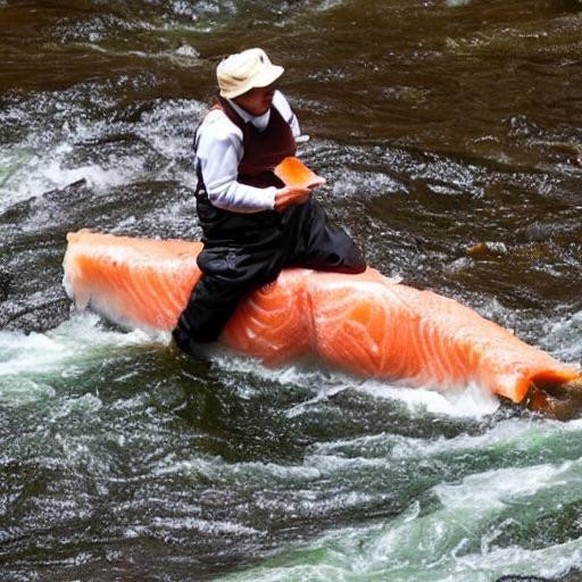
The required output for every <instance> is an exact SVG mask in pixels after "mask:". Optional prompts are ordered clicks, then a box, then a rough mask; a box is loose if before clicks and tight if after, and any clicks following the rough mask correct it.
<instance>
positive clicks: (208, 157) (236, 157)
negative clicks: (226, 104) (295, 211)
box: [196, 110, 277, 213]
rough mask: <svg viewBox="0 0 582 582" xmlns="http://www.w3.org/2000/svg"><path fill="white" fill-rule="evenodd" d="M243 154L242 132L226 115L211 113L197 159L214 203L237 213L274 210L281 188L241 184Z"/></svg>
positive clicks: (200, 136) (203, 128) (199, 139)
mask: <svg viewBox="0 0 582 582" xmlns="http://www.w3.org/2000/svg"><path fill="white" fill-rule="evenodd" d="M242 155H243V147H242V132H241V131H240V129H239V128H238V127H236V125H234V124H233V123H232V122H231V121H230V120H229V119H228V117H226V115H225V114H224V113H223V112H222V111H220V110H216V111H213V112H211V113H210V114H209V115H208V116H207V117H206V119H205V120H204V123H203V124H202V126H201V127H200V129H199V131H198V136H197V144H196V157H197V160H198V161H197V163H198V164H200V170H201V172H202V178H203V179H204V184H205V186H206V191H207V193H208V199H209V200H210V202H211V203H212V204H213V205H214V206H216V207H218V208H223V209H225V210H231V211H234V212H244V213H252V212H260V211H262V210H273V209H274V207H275V193H276V191H277V188H275V187H274V186H272V187H269V188H255V187H254V186H248V185H247V184H241V183H240V182H238V181H237V177H238V166H239V163H240V160H241V158H242Z"/></svg>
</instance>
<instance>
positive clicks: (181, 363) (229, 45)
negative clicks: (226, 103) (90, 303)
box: [0, 0, 582, 582]
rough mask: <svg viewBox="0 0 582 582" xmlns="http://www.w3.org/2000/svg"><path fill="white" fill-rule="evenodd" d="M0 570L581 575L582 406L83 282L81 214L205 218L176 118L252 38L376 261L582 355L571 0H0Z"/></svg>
mask: <svg viewBox="0 0 582 582" xmlns="http://www.w3.org/2000/svg"><path fill="white" fill-rule="evenodd" d="M0 30H1V31H2V34H1V35H0V57H1V61H0V62H1V63H2V68H1V72H0V123H1V127H2V131H1V133H0V580H7V581H29V580H84V581H85V580H86V581H99V582H101V581H108V580H124V581H126V580H171V581H181V580H229V581H232V580H253V581H257V580H261V581H267V580H268V581H275V580H277V581H279V580H280V581H283V580H285V581H289V580H297V581H303V580H326V581H327V580H343V581H356V580H357V581H361V580H363V581H385V580H389V581H390V582H400V581H402V582H422V581H427V582H428V581H430V582H435V581H442V582H445V581H447V582H494V581H497V580H504V581H510V580H519V579H521V580H524V579H527V580H561V581H563V582H566V581H567V582H574V581H576V580H582V488H581V483H582V420H580V419H578V420H571V421H568V422H558V421H555V420H552V419H549V418H545V417H542V416H539V415H537V414H535V413H532V412H530V411H526V410H522V409H518V408H515V407H512V406H509V405H508V404H507V403H500V402H499V401H498V400H497V399H494V398H492V397H491V396H488V395H485V394H483V393H481V392H480V391H479V390H478V389H477V388H476V387H475V386H468V387H467V388H466V390H464V391H462V392H460V393H454V394H450V393H449V394H437V393H435V392H430V391H428V390H411V389H407V388H405V387H402V386H393V385H389V384H386V383H382V382H377V381H373V380H367V381H362V380H357V379H354V378H352V377H348V376H344V375H342V374H338V373H335V372H333V371H330V370H326V369H321V368H318V367H314V366H309V365H306V364H301V365H297V366H287V367H284V368H281V369H277V370H272V369H267V368H265V367H263V366H261V365H260V364H259V363H257V362H255V361H254V360H252V359H246V358H242V357H237V356H234V355H233V354H230V353H227V352H223V351H221V350H216V351H214V352H213V353H212V354H211V357H210V358H209V359H208V361H199V360H193V359H191V358H188V357H186V356H183V355H180V354H177V353H176V352H174V351H172V350H170V349H169V348H168V338H167V337H149V336H147V335H145V334H143V333H141V332H138V331H126V330H123V329H119V328H117V327H115V326H113V325H111V324H108V323H107V322H105V321H103V320H102V319H100V318H99V317H98V316H96V315H94V314H91V313H79V312H76V311H75V310H74V309H72V306H71V304H70V301H69V299H68V298H67V296H66V294H65V291H64V289H63V286H62V275H63V273H62V266H61V263H62V258H63V254H64V251H65V247H66V241H65V235H66V233H67V232H68V231H72V230H78V229H80V228H91V229H96V230H101V231H103V232H112V233H118V234H128V235H136V236H148V237H163V238H166V237H170V238H185V239H198V238H199V237H200V229H199V227H198V225H197V221H196V214H195V206H194V199H193V188H194V185H195V175H194V171H193V166H192V138H193V132H194V128H195V126H196V124H197V123H198V121H199V119H200V116H201V115H203V114H204V112H205V111H206V110H207V108H208V105H209V104H210V103H211V102H212V98H213V95H214V93H215V78H214V69H215V66H216V64H217V63H218V61H219V60H220V58H222V57H223V56H225V55H227V54H229V53H231V52H235V51H238V50H241V49H244V48H249V47H251V46H260V47H262V48H264V49H265V50H266V51H267V52H268V53H269V55H270V56H271V57H272V59H273V61H274V62H276V63H280V64H282V65H284V66H285V67H286V74H285V76H284V77H283V80H282V85H281V88H282V90H283V91H284V92H285V94H286V95H287V97H288V98H289V100H290V102H291V104H292V105H293V107H294V109H295V111H296V113H297V114H298V117H299V120H300V122H301V125H302V129H303V131H304V133H307V134H309V135H310V136H311V139H310V141H308V142H307V143H304V144H302V145H301V146H300V154H301V157H302V158H303V159H304V161H305V162H306V163H307V164H308V165H309V166H310V167H312V168H313V169H314V170H315V171H317V173H318V174H320V175H322V176H324V177H325V178H326V179H327V185H326V186H325V187H323V188H321V189H319V190H317V196H318V197H319V198H320V200H321V203H322V204H323V205H324V207H325V209H326V211H327V212H328V214H329V215H330V216H331V217H332V218H333V219H334V220H335V221H336V222H338V223H340V224H341V225H343V226H344V227H345V228H346V229H347V230H348V231H349V232H350V234H351V235H352V236H353V238H354V239H355V240H356V241H357V242H358V243H359V245H360V246H361V247H362V248H363V249H364V251H365V254H366V257H367V260H368V262H369V263H370V264H371V265H372V266H374V267H376V268H377V269H379V270H380V271H382V272H383V273H384V274H386V275H389V276H394V277H399V278H401V279H402V280H403V281H404V282H406V283H408V284H411V285H414V286H417V287H420V288H429V289H432V290H434V291H436V292H438V293H441V294H443V295H446V296H449V297H452V298H455V299H457V300H459V301H461V302H462V303H465V304H467V305H469V306H471V307H472V308H474V309H475V310H477V311H478V312H479V313H481V314H482V315H484V316H486V317H488V318H490V319H493V320H495V321H496V322H498V323H500V324H501V325H503V326H505V327H507V328H510V329H512V330H513V331H514V332H515V333H516V334H517V335H519V336H520V337H521V338H523V339H525V340H526V341H527V342H529V343H531V344H534V345H537V346H540V347H542V348H543V349H544V350H546V351H548V352H549V353H550V354H552V355H553V356H555V357H556V358H558V359H560V360H563V361H565V362H569V363H574V364H578V365H579V364H580V362H581V360H582V282H581V281H582V279H581V273H582V186H581V184H582V94H581V93H580V87H582V2H580V1H579V0H535V1H534V0H531V1H525V2H524V1H518V0H503V1H501V0H490V1H487V2H484V1H480V0H423V1H420V0H412V1H405V0H393V1H388V2H380V1H376V0H296V1H291V0H289V1H286V2H275V1H266V2H248V1H245V0H214V1H213V0H207V1H203V2H194V1H191V0H168V1H165V2H161V1H153V0H129V1H128V2H115V1H113V0H100V1H97V0H75V1H73V0H64V1H61V2H30V1H24V0H15V1H12V0H0Z"/></svg>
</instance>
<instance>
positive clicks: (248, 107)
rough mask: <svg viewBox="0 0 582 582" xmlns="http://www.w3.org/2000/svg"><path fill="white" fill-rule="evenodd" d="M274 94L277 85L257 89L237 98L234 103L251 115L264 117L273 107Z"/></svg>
mask: <svg viewBox="0 0 582 582" xmlns="http://www.w3.org/2000/svg"><path fill="white" fill-rule="evenodd" d="M274 94H275V85H269V86H268V87H255V88H254V89H251V90H250V91H247V92H246V93H244V94H243V95H240V96H239V97H237V98H236V99H235V100H234V102H235V103H236V104H237V105H240V106H241V107H242V108H243V109H244V110H245V111H248V112H249V113H250V114H251V115H263V113H266V112H267V110H268V109H269V107H271V103H273V95H274Z"/></svg>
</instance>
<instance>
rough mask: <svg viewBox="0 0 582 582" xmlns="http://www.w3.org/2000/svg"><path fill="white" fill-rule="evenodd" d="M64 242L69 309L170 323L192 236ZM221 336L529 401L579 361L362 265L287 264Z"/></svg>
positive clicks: (289, 354)
mask: <svg viewBox="0 0 582 582" xmlns="http://www.w3.org/2000/svg"><path fill="white" fill-rule="evenodd" d="M67 241H68V246H67V250H66V253H65V257H64V262H63V266H64V284H65V288H66V290H67V293H68V295H69V296H70V297H71V299H72V300H74V302H75V303H76V305H77V306H78V307H80V308H85V307H89V308H91V309H92V310H94V311H96V312H98V313H100V314H102V315H103V316H104V317H106V318H107V319H109V320H111V321H112V322H115V323H117V324H120V325H122V326H125V327H127V328H139V329H142V330H145V331H147V332H153V333H155V332H169V331H171V330H172V329H173V328H174V326H175V324H176V322H177V319H178V316H179V315H180V313H181V311H182V309H183V308H184V307H185V305H186V303H187V301H188V298H189V296H190V292H191V289H192V288H193V287H194V285H195V284H196V282H197V281H198V279H199V277H200V271H199V269H198V266H197V264H196V257H197V255H198V253H199V252H200V251H201V249H202V244H201V243H199V242H186V241H178V240H154V239H144V238H131V237H124V236H114V235H111V234H99V233H96V232H91V231H88V230H81V231H79V232H72V233H69V234H68V235H67ZM221 342H222V343H224V344H225V345H226V346H229V347H230V348H232V349H234V350H237V351H238V352H240V353H242V354H247V355H249V356H254V357H258V358H260V359H262V360H263V361H264V362H265V363H266V364H268V365H273V366H274V365H280V364H282V363H285V362H289V361H292V360H294V359H296V358H299V357H301V356H305V355H316V356H318V357H319V358H321V360H322V361H323V362H326V363H327V364H329V365H332V366H333V367H335V368H337V369H340V370H343V371H346V372H348V373H351V374H355V375H358V376H362V377H372V378H378V379H384V380H388V381H391V382H399V383H403V384H405V385H407V386H411V387H423V388H432V389H437V390H440V391H443V390H449V389H463V388H465V387H467V386H468V385H470V384H471V383H475V384H477V385H479V386H481V387H483V388H485V389H487V390H489V391H490V392H492V393H494V394H497V395H499V396H501V397H504V398H507V399H509V400H511V401H513V402H516V403H524V402H525V401H527V402H528V403H533V404H534V405H535V407H536V408H544V407H546V405H547V402H546V400H547V398H546V397H545V395H544V394H545V392H544V391H548V389H550V390H549V393H550V394H551V391H552V390H554V389H559V390H561V391H562V392H563V391H564V386H566V387H567V386H568V383H571V382H573V383H574V384H576V385H577V384H578V383H580V380H581V375H580V371H579V370H578V369H577V368H575V367H573V366H569V365H566V364H563V363H561V362H559V361H557V360H556V359H554V358H553V357H551V356H550V355H549V354H547V353H545V352H544V351H542V350H540V349H538V348H536V347H533V346H530V345H528V344H526V343H524V342H523V341H521V340H520V339H518V338H517V337H516V336H515V335H513V334H512V333H511V332H509V331H508V330H506V329H504V328H502V327H500V326H499V325H497V324H495V323H493V322H492V321H489V320H487V319H485V318H483V317H481V316H480V315H479V314H477V313H476V312H475V311H473V310H472V309H470V308H468V307H465V306H463V305H461V304H460V303H458V302H456V301H454V300H452V299H447V298H446V297H443V296H440V295H437V294H435V293H432V292H430V291H419V290H417V289H414V288H411V287H408V286H406V285H402V284H399V283H396V282H394V281H392V280H391V279H388V278H386V277H384V276H383V275H381V274H380V273H379V272H378V271H376V270H375V269H372V268H368V269H367V270H366V271H365V272H364V273H361V274H359V275H346V274H340V273H324V272H315V271H311V270H307V269H289V270H285V271H283V272H282V273H281V274H280V276H279V278H278V279H277V281H275V282H274V283H272V284H270V285H267V286H265V287H262V288H261V289H259V290H257V291H255V292H254V293H253V294H252V295H250V296H249V297H248V298H247V299H246V300H245V301H243V303H242V304H241V305H240V306H239V308H238V310H237V311H236V312H235V314H234V316H233V317H232V319H231V320H230V321H229V323H228V324H227V326H226V328H225V329H224V331H223V334H222V336H221ZM532 391H533V392H532ZM566 392H567V389H566ZM532 394H533V396H535V398H533V397H532ZM540 395H541V396H540Z"/></svg>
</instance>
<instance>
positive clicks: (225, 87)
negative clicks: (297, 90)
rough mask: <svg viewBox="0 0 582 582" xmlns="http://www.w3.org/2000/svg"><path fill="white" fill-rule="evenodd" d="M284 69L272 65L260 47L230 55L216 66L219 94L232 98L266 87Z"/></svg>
mask: <svg viewBox="0 0 582 582" xmlns="http://www.w3.org/2000/svg"><path fill="white" fill-rule="evenodd" d="M284 70H285V69H284V68H283V67H280V66H279V65H274V64H273V63H272V62H271V60H270V59H269V57H268V56H267V53H266V52H265V51H264V50H263V49H260V48H252V49H248V50H246V51H243V52H241V53H236V54H234V55H230V56H229V57H226V58H225V59H224V60H222V61H221V62H220V63H219V65H218V67H216V78H217V80H218V87H219V89H220V95H221V96H222V97H224V98H225V99H234V98H235V97H239V96H240V95H242V94H243V93H246V92H247V91H250V90H251V89H253V88H255V87H267V86H268V85H270V84H271V83H274V82H275V81H276V80H277V79H278V78H279V77H280V76H281V75H282V74H283V71H284Z"/></svg>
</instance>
